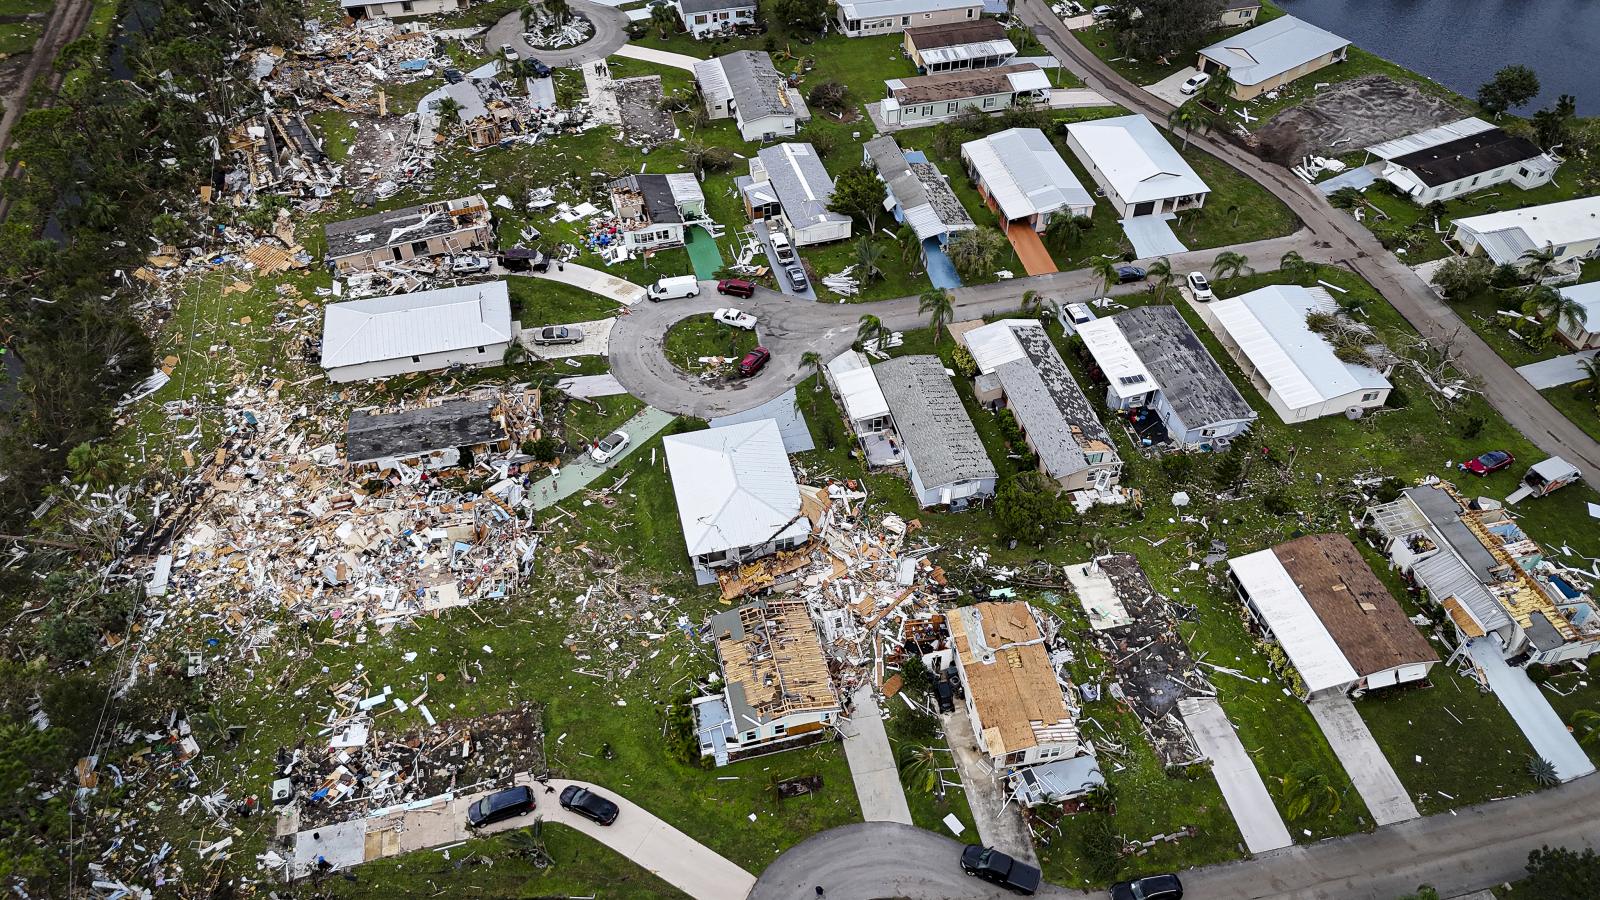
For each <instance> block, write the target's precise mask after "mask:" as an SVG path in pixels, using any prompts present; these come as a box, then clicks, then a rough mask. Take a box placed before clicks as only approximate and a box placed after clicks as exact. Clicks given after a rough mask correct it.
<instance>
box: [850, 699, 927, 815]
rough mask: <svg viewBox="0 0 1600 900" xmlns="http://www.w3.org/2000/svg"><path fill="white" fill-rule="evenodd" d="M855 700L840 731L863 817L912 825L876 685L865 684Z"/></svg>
mask: <svg viewBox="0 0 1600 900" xmlns="http://www.w3.org/2000/svg"><path fill="white" fill-rule="evenodd" d="M853 700H854V702H855V709H854V711H853V712H852V713H851V714H850V718H849V719H848V720H844V721H841V722H840V723H839V731H840V733H842V734H843V735H844V756H845V759H846V760H848V761H849V763H850V778H851V779H852V780H853V781H855V783H856V799H857V800H859V801H860V802H861V818H863V819H866V820H867V821H868V822H899V823H900V824H902V825H910V824H911V807H910V806H909V805H908V804H907V803H906V791H905V788H904V787H903V786H902V785H901V784H900V767H899V766H897V765H895V761H894V751H893V750H892V749H890V747H889V734H888V732H886V731H885V730H884V727H883V711H882V710H881V709H879V708H878V700H877V697H876V696H875V695H874V693H873V689H872V686H871V685H862V686H861V687H860V688H858V689H857V690H856V692H855V694H854V696H853Z"/></svg>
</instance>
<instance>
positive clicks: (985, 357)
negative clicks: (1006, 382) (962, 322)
mask: <svg viewBox="0 0 1600 900" xmlns="http://www.w3.org/2000/svg"><path fill="white" fill-rule="evenodd" d="M1038 324H1039V320H1038V319H1000V320H999V321H996V322H990V323H989V324H988V325H984V326H981V327H979V328H974V329H972V330H971V331H969V332H967V333H966V334H965V335H963V339H964V340H966V342H967V351H968V352H970V353H971V354H972V360H973V362H976V363H977V364H978V371H979V372H981V373H983V374H985V375H987V374H989V373H990V372H993V371H994V370H995V369H998V368H1000V367H1001V366H1003V365H1005V364H1006V363H1008V362H1011V361H1012V360H1017V359H1027V358H1028V353H1027V351H1026V350H1024V349H1023V348H1022V342H1021V341H1019V340H1017V333H1016V332H1015V331H1013V330H1012V329H1013V328H1017V327H1025V326H1029V325H1032V326H1038Z"/></svg>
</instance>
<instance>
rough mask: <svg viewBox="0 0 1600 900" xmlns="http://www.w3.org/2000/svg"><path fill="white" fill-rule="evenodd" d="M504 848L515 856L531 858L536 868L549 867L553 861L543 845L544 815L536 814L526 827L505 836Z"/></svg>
mask: <svg viewBox="0 0 1600 900" xmlns="http://www.w3.org/2000/svg"><path fill="white" fill-rule="evenodd" d="M505 843H506V848H507V849H509V850H510V851H511V852H512V853H514V854H516V855H517V856H520V857H523V858H524V859H528V860H531V861H532V862H533V866H534V868H536V869H544V868H549V866H550V864H551V863H552V862H554V860H552V859H551V858H550V853H549V851H547V850H546V849H545V846H544V817H543V816H537V817H535V818H534V820H533V824H532V825H529V826H528V827H527V828H518V829H517V830H516V831H513V832H511V833H510V834H507V835H506V836H505Z"/></svg>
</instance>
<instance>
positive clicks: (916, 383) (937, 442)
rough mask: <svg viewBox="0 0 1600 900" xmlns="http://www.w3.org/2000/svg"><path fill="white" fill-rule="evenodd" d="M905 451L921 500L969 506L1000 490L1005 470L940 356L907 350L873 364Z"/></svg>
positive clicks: (921, 502) (925, 504)
mask: <svg viewBox="0 0 1600 900" xmlns="http://www.w3.org/2000/svg"><path fill="white" fill-rule="evenodd" d="M872 372H873V374H874V375H875V376H876V377H877V380H878V386H879V387H880V388H881V389H882V391H883V397H884V400H885V401H886V402H887V405H888V407H889V415H890V419H891V421H892V422H893V427H894V431H895V434H897V435H898V436H899V438H900V441H901V444H900V446H901V447H902V448H903V449H904V451H905V461H906V472H907V474H908V475H910V476H911V487H912V490H913V491H915V492H916V495H917V505H918V506H920V507H923V508H927V507H930V506H948V507H950V509H952V510H961V509H966V508H967V506H968V505H969V504H971V503H974V502H977V501H980V500H984V499H987V498H989V497H992V496H994V490H995V482H996V481H997V480H998V478H999V474H998V473H997V472H996V471H995V468H994V463H993V462H992V461H991V460H990V459H989V454H988V452H987V451H985V450H984V448H983V441H982V440H981V439H980V438H979V437H978V431H977V429H976V428H974V427H972V420H971V419H970V418H968V417H967V409H966V407H965V406H963V405H962V404H961V397H960V396H959V395H957V394H956V389H955V386H954V385H952V384H951V383H950V378H949V376H947V375H945V373H944V363H942V362H940V360H939V357H937V356H927V355H918V356H901V357H897V358H895V359H891V360H889V361H888V362H882V363H879V364H877V365H875V366H873V367H872Z"/></svg>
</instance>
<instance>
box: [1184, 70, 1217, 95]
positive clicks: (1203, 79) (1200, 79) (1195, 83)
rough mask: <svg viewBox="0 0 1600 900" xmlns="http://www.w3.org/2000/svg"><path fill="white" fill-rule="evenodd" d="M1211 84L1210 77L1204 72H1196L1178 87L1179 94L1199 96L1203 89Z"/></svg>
mask: <svg viewBox="0 0 1600 900" xmlns="http://www.w3.org/2000/svg"><path fill="white" fill-rule="evenodd" d="M1210 83H1211V76H1210V75H1207V74H1206V73H1204V72H1196V73H1194V74H1193V75H1190V76H1189V78H1188V80H1187V81H1185V82H1184V83H1183V84H1181V85H1179V86H1178V93H1180V94H1198V93H1200V91H1201V89H1203V88H1204V87H1205V86H1206V85H1208V84H1210Z"/></svg>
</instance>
